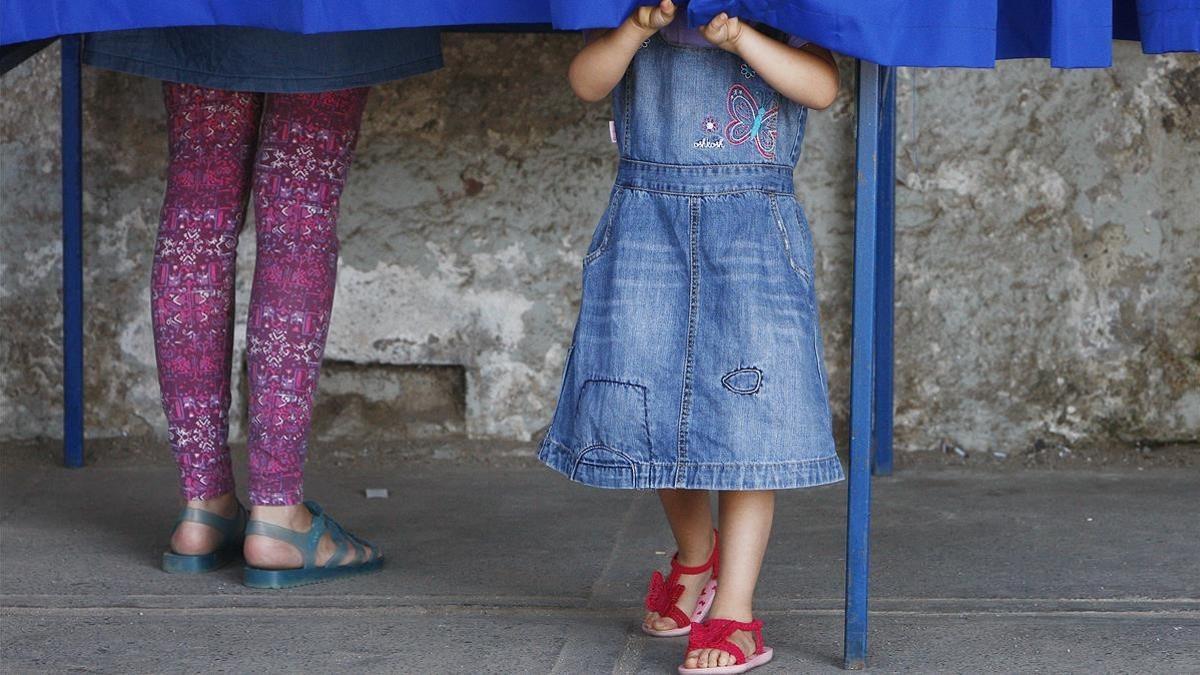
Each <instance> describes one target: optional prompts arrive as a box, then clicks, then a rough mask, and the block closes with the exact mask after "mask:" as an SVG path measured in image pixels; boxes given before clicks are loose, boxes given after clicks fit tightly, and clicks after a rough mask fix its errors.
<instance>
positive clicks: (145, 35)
mask: <svg viewBox="0 0 1200 675" xmlns="http://www.w3.org/2000/svg"><path fill="white" fill-rule="evenodd" d="M83 60H84V62H85V63H87V64H89V65H93V66H97V67H100V68H106V69H108V70H119V71H121V72H126V73H133V74H134V75H143V76H146V77H153V78H155V79H159V80H166V81H169V82H183V83H186V84H196V85H200V86H204V87H211V88H214V89H232V90H235V91H257V92H269V93H297V92H315V91H329V90H333V89H347V88H349V87H365V86H369V85H373V84H379V83H381V82H387V81H390V80H398V79H401V78H404V77H408V76H409V75H416V74H417V73H423V72H426V71H429V70H433V69H435V68H438V67H440V66H441V65H442V50H441V34H440V33H439V31H438V30H437V29H433V28H393V29H389V30H364V31H352V32H342V33H321V34H319V35H297V34H295V33H284V32H281V31H275V30H264V29H262V28H239V27H235V26H190V27H186V28H144V29H138V30H122V31H108V32H104V33H91V34H89V35H88V36H87V38H86V39H85V40H84V50H83Z"/></svg>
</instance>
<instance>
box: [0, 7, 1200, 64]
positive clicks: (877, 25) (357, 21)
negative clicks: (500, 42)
mask: <svg viewBox="0 0 1200 675" xmlns="http://www.w3.org/2000/svg"><path fill="white" fill-rule="evenodd" d="M652 2H653V0H425V1H423V2H416V1H409V2H401V1H398V0H254V1H253V2H247V1H246V0H2V2H0V44H8V43H13V42H22V41H25V40H33V39H37V38H43V37H52V36H54V35H61V34H67V33H87V32H94V31H102V30H116V29H124V28H147V27H158V26H187V25H242V26H256V27H260V28H274V29H278V30H284V31H289V32H295V33H320V32H327V31H343V30H369V29H374V28H399V27H410V26H455V25H467V24H552V25H553V26H554V27H556V28H560V29H566V30H573V29H579V28H598V27H607V26H613V25H616V24H617V23H619V22H620V21H621V20H622V19H623V18H624V17H625V16H627V15H628V14H629V12H630V11H631V10H632V9H633V8H634V7H635V6H637V5H639V4H652ZM686 4H687V5H688V6H687V15H688V19H689V21H691V22H692V23H693V24H697V23H703V22H705V21H707V20H708V19H710V18H711V17H712V16H713V15H715V14H717V13H718V12H722V11H724V12H729V13H730V14H731V15H734V16H740V17H743V18H746V19H750V20H755V21H761V22H764V23H767V24H770V25H772V26H775V27H776V28H779V29H781V30H784V31H787V32H789V33H792V34H795V35H798V36H800V37H803V38H805V39H807V40H811V41H812V42H815V43H817V44H821V45H824V46H826V47H828V48H829V49H832V50H833V51H835V52H838V53H841V54H847V55H850V56H856V57H859V58H863V59H867V60H870V61H875V62H877V63H881V64H883V65H898V66H927V67H934V66H966V67H984V68H986V67H991V66H992V65H994V64H995V62H996V60H997V59H1011V58H1030V57H1042V58H1049V59H1050V63H1051V65H1053V66H1056V67H1061V68H1083V67H1103V66H1107V65H1110V64H1111V62H1112V40H1113V39H1114V38H1117V39H1126V40H1138V41H1140V42H1141V43H1142V49H1143V50H1144V51H1145V52H1147V53H1163V52H1170V51H1200V0H853V1H848V0H691V1H690V2H688V3H686Z"/></svg>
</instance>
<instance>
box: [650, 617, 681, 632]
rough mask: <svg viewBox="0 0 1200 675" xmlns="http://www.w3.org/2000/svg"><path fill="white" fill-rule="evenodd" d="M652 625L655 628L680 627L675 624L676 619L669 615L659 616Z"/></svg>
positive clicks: (671, 628)
mask: <svg viewBox="0 0 1200 675" xmlns="http://www.w3.org/2000/svg"><path fill="white" fill-rule="evenodd" d="M652 626H653V627H654V630H673V629H675V628H679V626H677V625H675V619H672V618H669V617H667V618H664V617H659V618H657V619H655V620H654V623H653V624H652Z"/></svg>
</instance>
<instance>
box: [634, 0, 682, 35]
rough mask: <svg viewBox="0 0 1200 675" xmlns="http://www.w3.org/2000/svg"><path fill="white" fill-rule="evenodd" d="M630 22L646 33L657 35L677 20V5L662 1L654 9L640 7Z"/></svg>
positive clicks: (669, 1) (669, 0) (665, 0)
mask: <svg viewBox="0 0 1200 675" xmlns="http://www.w3.org/2000/svg"><path fill="white" fill-rule="evenodd" d="M629 20H630V21H632V22H633V25H635V26H637V27H638V28H640V29H642V30H644V31H646V32H649V33H657V32H658V31H660V30H662V29H663V28H666V27H667V26H668V25H670V23H671V22H672V21H674V20H675V3H674V2H671V0H662V2H660V3H658V4H657V5H655V6H653V7H638V8H637V10H636V11H634V13H633V14H631V15H630V16H629Z"/></svg>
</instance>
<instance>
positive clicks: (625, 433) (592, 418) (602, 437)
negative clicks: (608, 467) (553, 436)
mask: <svg viewBox="0 0 1200 675" xmlns="http://www.w3.org/2000/svg"><path fill="white" fill-rule="evenodd" d="M574 440H575V443H574V444H573V445H575V447H576V449H577V450H581V449H583V448H595V447H602V448H606V449H608V450H611V451H613V452H615V453H618V454H620V455H621V456H622V458H623V459H624V460H625V461H626V462H630V461H634V462H637V461H648V460H649V459H650V457H651V441H650V410H649V405H648V403H647V401H646V388H645V387H643V386H642V385H640V384H633V383H632V382H623V381H621V380H611V379H598V378H596V379H588V380H586V381H584V383H583V387H581V388H580V390H579V398H578V399H577V400H576V404H575V439H574ZM585 454H586V453H585Z"/></svg>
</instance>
